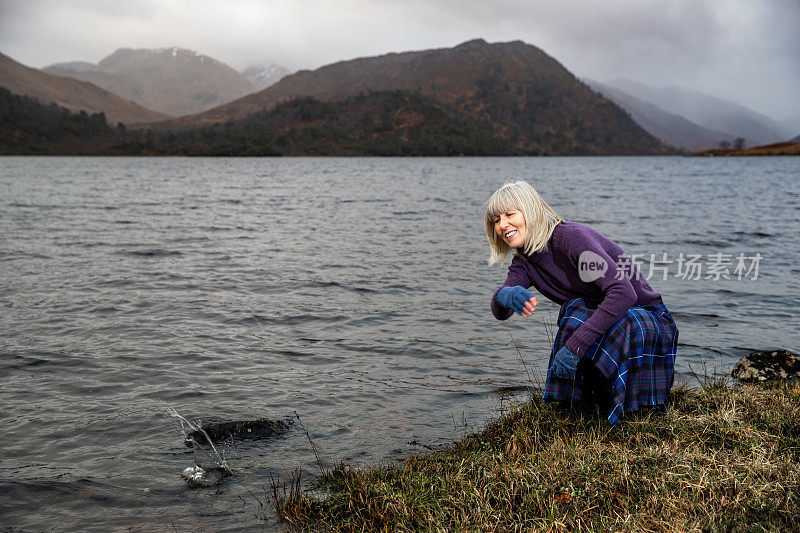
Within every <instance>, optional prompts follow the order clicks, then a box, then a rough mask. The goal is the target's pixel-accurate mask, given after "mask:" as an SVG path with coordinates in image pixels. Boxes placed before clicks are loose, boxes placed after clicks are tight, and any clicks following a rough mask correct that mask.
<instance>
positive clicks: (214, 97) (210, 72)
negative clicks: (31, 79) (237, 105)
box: [43, 47, 258, 116]
mask: <svg viewBox="0 0 800 533" xmlns="http://www.w3.org/2000/svg"><path fill="white" fill-rule="evenodd" d="M43 70H44V71H45V72H48V73H50V74H55V75H57V76H69V77H71V78H75V79H79V80H83V81H88V82H91V83H94V84H95V85H98V86H99V87H102V88H104V89H106V90H108V91H111V92H113V93H115V94H118V95H120V96H122V97H124V98H128V99H130V100H133V101H134V102H137V103H139V104H141V105H143V106H145V107H148V108H150V109H154V110H156V111H159V112H161V113H165V114H167V115H171V116H181V115H187V114H191V113H199V112H201V111H205V110H207V109H211V108H213V107H215V106H218V105H220V104H224V103H226V102H230V101H231V100H235V99H237V98H240V97H242V96H244V95H246V94H249V93H252V92H255V91H257V90H258V87H257V86H256V85H255V84H253V83H252V82H251V81H250V80H248V79H247V78H245V77H244V76H242V75H241V74H239V73H238V72H236V71H235V70H234V69H232V68H231V67H229V66H228V65H226V64H224V63H222V62H220V61H217V60H216V59H212V58H210V57H208V56H204V55H201V54H198V53H197V52H193V51H191V50H185V49H183V48H177V47H173V48H159V49H153V50H150V49H139V50H133V49H130V48H120V49H119V50H117V51H116V52H114V53H113V54H111V55H110V56H108V57H106V58H105V59H103V60H102V61H100V63H98V64H97V65H93V64H91V63H84V62H71V63H58V64H55V65H51V66H49V67H47V68H45V69H43Z"/></svg>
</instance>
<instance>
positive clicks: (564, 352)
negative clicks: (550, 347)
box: [550, 346, 581, 380]
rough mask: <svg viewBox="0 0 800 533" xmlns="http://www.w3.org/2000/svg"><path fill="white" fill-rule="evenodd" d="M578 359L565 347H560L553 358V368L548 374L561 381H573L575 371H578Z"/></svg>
mask: <svg viewBox="0 0 800 533" xmlns="http://www.w3.org/2000/svg"><path fill="white" fill-rule="evenodd" d="M580 360H581V358H580V357H578V356H577V355H575V354H574V353H572V352H571V351H570V349H569V348H567V347H566V346H562V347H561V349H560V350H558V351H557V352H556V355H555V356H554V357H553V367H552V369H551V370H550V372H551V373H552V374H553V375H554V376H556V377H559V378H561V379H569V380H573V379H575V371H576V370H577V369H578V362H579V361H580Z"/></svg>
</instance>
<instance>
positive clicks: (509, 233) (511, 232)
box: [506, 229, 517, 239]
mask: <svg viewBox="0 0 800 533" xmlns="http://www.w3.org/2000/svg"><path fill="white" fill-rule="evenodd" d="M516 234H517V230H515V229H514V230H511V231H509V232H508V233H506V239H510V238H511V237H513V236H514V235H516Z"/></svg>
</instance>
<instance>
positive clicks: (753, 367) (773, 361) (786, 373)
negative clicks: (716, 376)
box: [731, 350, 800, 383]
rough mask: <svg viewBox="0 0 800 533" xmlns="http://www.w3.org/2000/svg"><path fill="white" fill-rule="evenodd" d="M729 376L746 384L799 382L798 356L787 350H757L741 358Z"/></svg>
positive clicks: (799, 358) (799, 363) (799, 357)
mask: <svg viewBox="0 0 800 533" xmlns="http://www.w3.org/2000/svg"><path fill="white" fill-rule="evenodd" d="M731 374H732V375H733V377H734V378H736V379H738V380H739V381H744V382H747V383H760V382H764V381H775V380H786V381H794V380H800V355H797V354H796V353H792V352H790V351H787V350H769V351H761V350H757V351H755V352H751V353H749V354H747V355H745V356H744V357H742V358H741V359H740V360H739V362H738V363H736V366H734V367H733V372H731Z"/></svg>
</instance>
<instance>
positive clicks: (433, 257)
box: [0, 157, 800, 531]
mask: <svg viewBox="0 0 800 533" xmlns="http://www.w3.org/2000/svg"><path fill="white" fill-rule="evenodd" d="M512 176H524V177H527V178H528V179H529V180H530V181H531V182H532V183H533V184H534V185H535V186H536V187H537V188H538V189H539V190H540V192H541V193H542V194H543V196H544V197H545V198H546V199H547V200H548V201H549V202H550V203H551V205H553V206H554V207H555V208H556V210H558V211H559V212H560V213H561V214H562V215H563V216H564V217H565V218H567V219H571V220H576V221H579V222H584V223H588V224H590V225H593V226H594V227H596V228H597V229H599V230H600V231H602V232H604V233H606V234H607V235H609V236H610V237H612V238H614V239H615V240H617V242H619V243H620V244H621V245H622V246H623V248H624V249H625V250H626V251H627V252H628V253H629V254H641V257H642V258H643V260H644V263H643V264H644V267H645V271H646V270H647V268H648V266H649V257H650V254H656V256H657V257H659V258H662V259H666V261H667V262H666V263H662V264H661V265H660V266H662V267H666V270H660V271H656V274H655V275H654V276H653V277H651V280H650V282H651V284H652V285H653V286H654V287H655V288H656V289H657V290H659V291H660V292H662V294H663V295H664V300H665V302H666V304H667V306H668V307H669V308H670V309H671V310H672V311H673V315H674V317H675V319H676V321H677V323H678V326H679V328H680V331H681V336H680V340H681V344H680V346H679V353H678V356H679V359H678V371H679V379H680V380H683V381H692V380H693V379H694V378H693V377H692V374H693V372H698V373H702V372H704V371H706V372H710V371H719V372H727V371H729V369H730V367H731V366H732V364H733V363H734V362H735V361H736V359H737V358H738V357H740V356H741V355H742V354H743V353H745V352H746V351H747V350H749V349H766V348H777V347H782V348H786V349H790V350H793V351H798V349H800V341H799V336H798V333H797V332H798V330H800V321H799V320H798V318H797V310H798V304H800V301H798V290H797V280H798V274H800V266H798V257H800V237H798V234H799V233H800V180H798V176H800V158H790V157H787V158H747V159H743V158H727V159H697V158H677V157H662V158H646V157H645V158H497V159H495V158H482V159H464V158H458V159H427V158H421V159H377V158H369V159H361V158H350V159H326V158H319V159H266V158H265V159H157V158H151V159H137V158H0V274H1V275H0V400H1V402H2V403H1V405H2V410H1V411H0V427H2V429H3V437H2V439H0V525H2V526H17V527H20V528H22V529H33V530H42V529H51V530H81V531H86V530H108V529H114V528H119V527H127V526H133V527H135V528H139V527H144V528H145V529H149V528H152V529H158V530H163V529H166V528H168V529H170V530H172V529H173V525H174V527H175V529H176V530H178V531H183V530H186V529H189V528H193V529H195V530H196V529H197V528H200V530H225V529H238V528H242V529H259V528H266V529H273V528H274V527H275V524H274V522H273V519H272V518H270V517H268V518H267V519H266V520H264V519H263V518H261V514H262V511H261V509H260V508H259V505H258V500H259V499H262V500H263V499H264V492H265V488H266V487H268V486H269V479H270V477H276V478H278V479H279V480H281V481H284V480H288V479H289V477H290V475H291V474H292V472H293V471H295V470H296V469H298V468H302V469H303V470H304V471H306V472H309V473H313V471H314V470H315V464H316V461H315V459H314V455H313V453H312V451H311V449H310V446H309V443H308V439H307V438H306V435H305V433H304V432H303V429H302V428H303V427H304V428H306V429H307V430H308V432H309V435H310V437H311V439H313V441H314V443H315V444H316V446H317V449H318V450H319V452H320V455H321V457H322V460H323V462H324V463H325V464H326V465H330V464H331V463H332V462H334V461H338V460H342V459H345V460H349V461H352V462H354V463H367V462H369V463H375V462H387V461H392V460H395V459H398V458H400V457H402V456H403V455H404V454H407V453H409V452H412V451H424V450H425V449H426V447H434V446H436V445H439V444H441V443H444V442H447V441H450V440H452V439H454V438H458V437H459V436H460V435H462V434H463V433H464V432H465V431H469V430H472V429H474V428H476V427H480V425H482V424H483V423H485V421H486V420H488V419H490V418H492V417H494V416H496V415H497V414H498V412H499V411H500V409H502V408H503V405H504V404H505V400H506V399H508V398H509V397H510V396H514V395H515V394H523V395H524V392H521V391H524V390H525V388H526V387H528V386H530V385H532V384H533V385H536V384H538V383H539V382H538V380H539V379H540V375H541V372H542V370H543V369H544V368H545V366H546V364H547V360H548V356H549V343H548V336H549V334H550V332H551V330H552V327H554V321H555V318H556V316H557V314H558V307H557V306H556V305H554V304H551V303H549V302H547V303H543V304H542V305H540V306H539V310H538V311H537V316H535V317H534V318H533V319H529V320H527V321H525V320H522V319H520V318H514V319H511V320H510V321H509V322H508V323H507V324H508V326H509V328H510V332H511V334H512V335H513V336H514V339H516V341H517V343H518V344H519V347H520V350H521V353H522V355H523V357H524V358H525V362H526V363H527V366H528V370H529V372H530V374H531V379H530V380H529V378H528V375H527V373H526V372H525V369H524V367H523V366H522V364H521V362H520V360H519V357H518V356H517V353H516V351H515V349H514V347H513V344H512V342H511V338H510V336H509V331H507V330H506V327H505V324H504V323H501V322H498V321H496V320H494V318H493V317H492V316H491V313H490V311H489V305H488V299H489V297H490V295H491V294H492V292H493V290H494V289H495V288H496V286H497V285H498V284H499V283H501V282H502V280H503V279H504V275H505V274H504V271H503V270H501V269H498V268H497V267H488V266H487V265H486V260H487V257H488V245H487V244H486V239H485V236H484V235H483V227H482V224H483V222H482V207H481V205H482V203H483V202H485V201H486V199H487V198H488V196H489V194H491V192H492V191H493V190H494V189H495V188H496V187H497V186H499V185H500V184H502V182H503V181H504V180H505V179H507V178H509V177H512ZM756 253H760V254H761V258H760V260H759V261H758V263H757V266H758V272H757V279H753V278H754V277H756V275H755V272H754V271H752V270H751V272H750V273H749V275H745V276H743V277H742V279H737V276H736V275H735V272H734V268H735V266H736V260H737V258H738V257H739V256H744V257H746V258H747V257H754V256H755V254H756ZM664 254H666V256H664ZM680 254H684V257H688V255H689V254H695V255H700V256H701V260H700V261H699V262H700V263H701V267H702V268H703V271H702V274H701V276H700V279H684V276H680V275H678V274H679V273H678V267H679V266H680V265H679V264H678V261H677V260H678V258H679V256H680ZM716 254H723V255H722V256H720V259H719V260H717V261H716V262H717V263H719V264H723V265H725V263H726V262H727V264H728V269H727V270H728V272H729V274H730V275H729V277H730V279H724V278H722V279H719V280H717V279H714V278H715V277H716V276H715V275H713V273H712V274H711V275H710V277H708V271H707V270H706V269H708V268H710V266H709V265H710V263H712V262H714V261H713V256H715V255H716ZM669 261H673V262H672V263H669ZM752 263H753V261H752V260H750V261H749V264H748V266H752ZM723 270H724V268H723ZM665 277H666V279H663V278H665ZM531 382H533V383H531ZM170 408H173V409H175V410H177V412H179V413H181V414H182V415H184V416H186V417H187V418H190V419H193V420H198V419H199V420H204V421H212V420H218V421H222V420H240V419H254V418H262V417H268V418H291V417H294V413H295V412H296V413H297V415H299V417H300V420H301V422H302V426H301V425H300V424H297V423H296V424H294V425H293V426H292V427H291V428H290V430H289V431H288V432H287V433H286V434H285V435H283V436H281V437H277V438H272V439H264V440H255V441H249V442H244V443H236V444H231V445H227V446H223V451H224V454H225V457H226V459H227V461H228V463H229V464H230V465H231V467H232V468H233V469H234V470H236V472H237V475H236V476H234V477H232V478H228V479H226V480H225V481H224V482H223V484H222V485H220V486H219V487H216V488H210V489H190V488H189V487H188V486H187V485H186V484H185V483H184V482H183V481H182V480H181V479H180V476H179V474H180V472H181V471H182V470H183V469H184V468H185V467H187V466H190V465H191V464H193V463H192V461H193V458H192V452H191V449H189V448H186V447H185V446H184V445H183V439H182V433H181V428H180V424H179V422H178V420H177V419H175V418H170V416H169V415H168V413H167V412H168V409H170ZM267 508H268V509H269V505H268V506H267Z"/></svg>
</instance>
